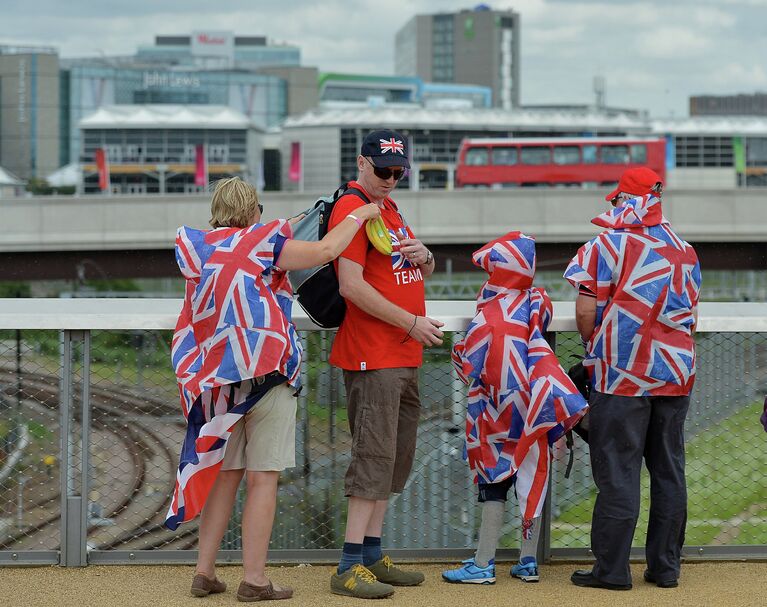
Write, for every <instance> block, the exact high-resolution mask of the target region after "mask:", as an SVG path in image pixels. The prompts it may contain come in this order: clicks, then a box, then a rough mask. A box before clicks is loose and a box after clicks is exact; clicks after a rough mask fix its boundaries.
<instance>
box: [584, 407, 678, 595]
mask: <svg viewBox="0 0 767 607" xmlns="http://www.w3.org/2000/svg"><path fill="white" fill-rule="evenodd" d="M589 400H590V402H589V404H590V410H589V424H590V427H589V449H590V451H591V468H592V473H593V476H594V482H595V483H596V486H597V490H598V493H597V499H596V503H595V505H594V514H593V517H592V521H591V550H592V552H593V553H594V557H595V558H596V563H595V565H594V568H593V570H592V571H593V575H594V577H595V578H596V579H598V580H601V581H603V582H608V583H611V584H630V583H631V571H630V569H629V556H630V552H631V543H632V540H633V538H634V530H635V528H636V524H637V518H638V517H639V505H640V495H639V490H640V487H639V475H640V471H641V468H642V458H643V457H644V460H645V464H646V465H647V469H648V471H649V472H650V520H649V524H648V527H647V543H646V545H645V556H646V558H647V569H648V570H649V571H650V573H651V574H652V575H653V576H654V577H655V579H656V580H658V581H667V580H675V579H677V578H678V577H679V561H680V556H681V552H682V544H683V543H684V532H685V525H686V523H687V485H686V481H685V474H684V463H685V460H684V420H685V417H686V415H687V409H688V408H689V406H690V397H689V396H650V397H639V396H636V397H633V396H632V397H629V396H615V395H612V394H602V393H600V392H592V394H591V398H590V399H589Z"/></svg>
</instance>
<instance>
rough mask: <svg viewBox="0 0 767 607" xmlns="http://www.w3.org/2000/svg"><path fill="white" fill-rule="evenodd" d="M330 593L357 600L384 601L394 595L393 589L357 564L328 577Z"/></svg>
mask: <svg viewBox="0 0 767 607" xmlns="http://www.w3.org/2000/svg"><path fill="white" fill-rule="evenodd" d="M330 592H332V593H333V594H342V595H344V596H353V597H356V598H358V599H385V598H386V597H387V596H391V595H392V594H394V587H393V586H390V585H389V584H382V583H381V582H379V581H378V580H377V579H376V576H375V575H373V574H372V573H371V572H370V570H369V569H367V568H366V567H365V566H363V565H361V564H359V563H357V564H356V565H352V566H351V567H350V568H349V569H347V570H346V571H344V572H343V573H340V574H339V573H334V574H333V575H332V576H331V577H330Z"/></svg>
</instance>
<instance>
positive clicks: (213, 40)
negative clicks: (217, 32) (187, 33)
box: [197, 34, 227, 44]
mask: <svg viewBox="0 0 767 607" xmlns="http://www.w3.org/2000/svg"><path fill="white" fill-rule="evenodd" d="M226 42H227V40H226V38H221V37H217V36H209V35H208V34H197V43H198V44H226Z"/></svg>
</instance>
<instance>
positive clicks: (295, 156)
mask: <svg viewBox="0 0 767 607" xmlns="http://www.w3.org/2000/svg"><path fill="white" fill-rule="evenodd" d="M288 179H290V181H301V142H299V141H294V142H293V143H291V144H290V170H289V171H288Z"/></svg>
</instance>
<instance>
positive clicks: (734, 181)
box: [668, 167, 738, 189]
mask: <svg viewBox="0 0 767 607" xmlns="http://www.w3.org/2000/svg"><path fill="white" fill-rule="evenodd" d="M737 185H738V175H737V173H736V172H735V168H734V167H721V168H717V167H706V168H697V167H695V168H679V167H675V168H673V169H671V170H670V171H669V172H668V188H669V189H682V188H692V189H694V188H734V187H736V186H737Z"/></svg>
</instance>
